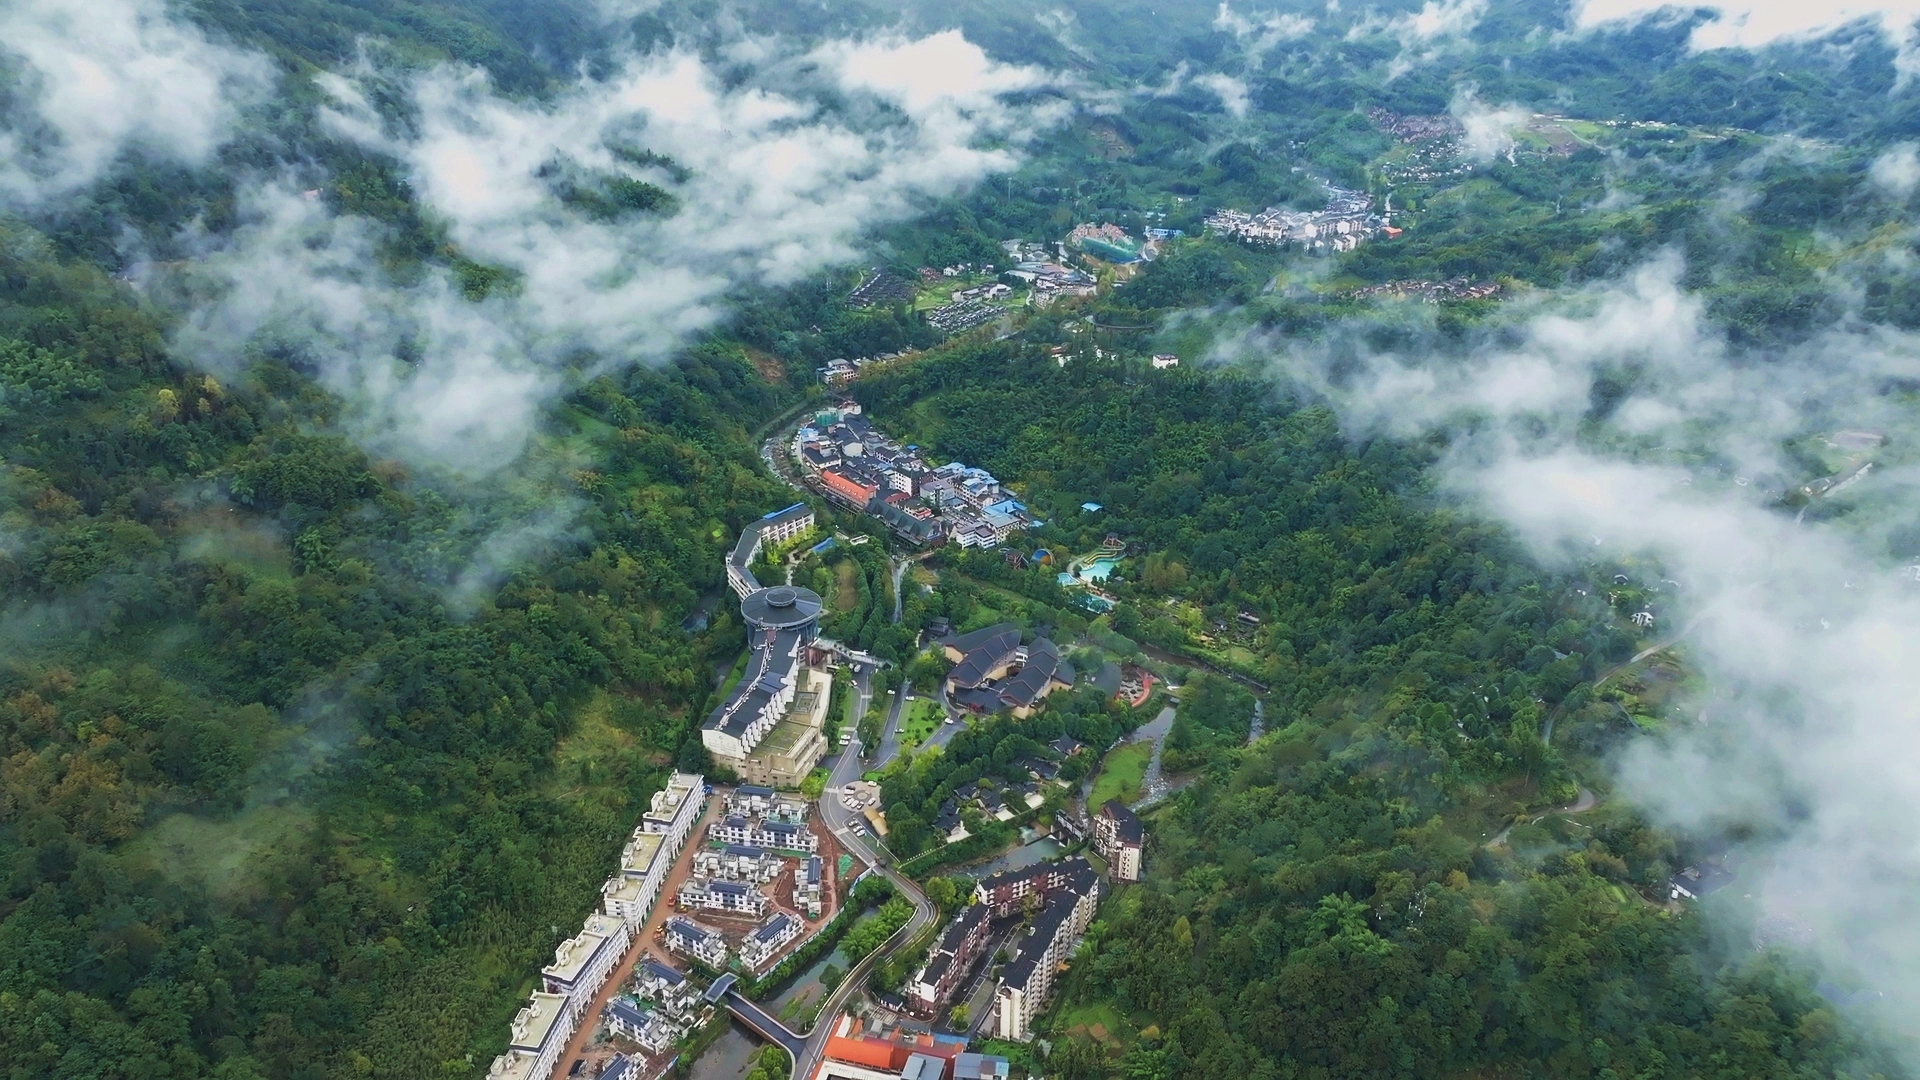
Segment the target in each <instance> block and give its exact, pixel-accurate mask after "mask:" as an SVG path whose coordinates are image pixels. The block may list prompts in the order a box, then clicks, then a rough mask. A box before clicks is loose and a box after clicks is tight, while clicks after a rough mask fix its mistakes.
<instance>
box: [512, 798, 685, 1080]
mask: <svg viewBox="0 0 1920 1080" xmlns="http://www.w3.org/2000/svg"><path fill="white" fill-rule="evenodd" d="M705 792H706V781H705V779H704V778H703V777H700V776H696V775H693V774H690V773H674V774H673V775H672V776H671V777H670V778H669V779H668V780H667V786H666V787H665V788H664V789H663V790H661V791H659V792H656V793H655V794H654V796H653V800H652V803H651V805H650V806H649V807H648V809H647V812H646V813H645V814H644V815H642V816H641V819H640V826H639V828H638V829H636V830H634V833H633V836H632V837H631V838H630V839H629V840H628V843H627V846H626V848H625V850H624V851H623V852H622V853H621V858H620V872H619V873H617V874H615V875H614V876H613V877H612V878H610V879H608V881H607V883H606V884H605V885H603V886H601V890H600V892H601V910H600V911H598V912H595V913H594V914H592V915H589V916H588V917H587V920H586V924H585V925H584V926H582V927H581V929H580V932H579V933H578V934H576V935H574V936H573V937H571V938H569V939H568V940H566V941H564V942H561V944H560V947H559V948H558V949H556V950H555V951H554V957H553V963H551V964H548V965H547V966H546V967H544V968H542V969H541V971H540V979H541V988H540V990H539V991H538V992H536V993H535V994H534V995H533V996H532V997H531V998H530V999H528V1002H527V1004H526V1007H524V1008H522V1009H521V1010H520V1011H519V1013H518V1014H516V1015H515V1016H514V1018H513V1026H512V1030H511V1034H510V1037H509V1039H508V1043H507V1052H506V1053H504V1054H502V1055H500V1056H499V1057H497V1058H495V1059H494V1061H493V1064H492V1065H491V1066H490V1067H489V1068H488V1070H487V1077H488V1080H545V1078H546V1077H547V1076H548V1075H549V1074H551V1073H552V1071H553V1067H554V1064H555V1063H556V1061H557V1060H558V1058H559V1056H560V1052H561V1051H562V1050H563V1049H564V1048H565V1047H566V1045H567V1040H568V1039H570V1038H572V1037H573V1033H574V1032H575V1031H576V1030H578V1029H579V1027H580V1021H581V1019H582V1017H583V1016H584V1015H585V1014H586V1011H587V1009H588V1008H589V1007H590V1006H591V1005H592V1003H593V999H594V997H595V995H597V994H598V993H599V992H600V988H601V987H602V986H604V985H606V981H607V977H608V976H609V975H611V974H612V972H613V970H614V968H615V967H616V966H617V965H618V964H619V962H620V960H621V958H622V957H624V956H625V955H626V953H627V948H628V946H629V945H631V944H632V942H633V936H634V934H635V933H636V932H637V931H638V929H639V928H640V926H641V925H642V924H643V923H645V921H646V920H647V917H648V915H649V914H651V912H652V910H653V905H654V903H655V901H657V900H658V899H659V897H660V892H661V890H662V889H663V888H664V887H665V884H666V879H667V871H668V869H669V868H670V867H672V865H673V861H674V859H675V857H677V856H678V855H679V853H680V851H681V849H682V848H683V847H685V846H686V842H687V838H688V836H689V835H691V834H692V832H693V826H694V824H695V823H696V822H698V821H699V820H700V813H701V809H702V807H703V806H704V805H705V802H706V798H705Z"/></svg>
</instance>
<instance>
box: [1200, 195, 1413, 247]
mask: <svg viewBox="0 0 1920 1080" xmlns="http://www.w3.org/2000/svg"><path fill="white" fill-rule="evenodd" d="M1207 231H1208V232H1210V233H1213V234H1215V235H1218V236H1225V237H1230V238H1232V239H1235V240H1239V241H1241V242H1242V243H1247V244H1255V245H1262V246H1270V247H1299V248H1300V249H1302V250H1304V251H1310V252H1323V251H1334V252H1339V251H1352V250H1354V249H1355V248H1357V247H1359V246H1360V245H1361V244H1363V243H1365V242H1366V241H1367V239H1368V238H1369V237H1371V236H1374V235H1376V234H1379V235H1383V236H1388V237H1393V236H1398V235H1399V234H1400V230H1399V229H1397V228H1394V227H1393V226H1392V225H1391V224H1389V222H1388V220H1387V219H1386V218H1385V217H1383V216H1381V215H1379V214H1376V213H1374V212H1373V197H1372V196H1370V195H1368V194H1367V193H1366V192H1364V191H1353V190H1350V189H1348V188H1343V187H1337V186H1335V185H1333V184H1328V185H1327V205H1326V206H1325V207H1323V208H1321V209H1319V210H1289V209H1287V208H1285V207H1280V206H1270V207H1268V208H1267V209H1265V210H1262V211H1260V212H1259V213H1257V214H1248V213H1244V212H1242V211H1239V210H1217V211H1215V212H1214V213H1213V214H1212V215H1211V216H1209V217H1208V218H1207Z"/></svg>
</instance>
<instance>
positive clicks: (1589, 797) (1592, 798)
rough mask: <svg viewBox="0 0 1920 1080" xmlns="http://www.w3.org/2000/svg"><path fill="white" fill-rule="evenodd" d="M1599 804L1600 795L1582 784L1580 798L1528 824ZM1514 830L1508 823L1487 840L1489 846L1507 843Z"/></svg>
mask: <svg viewBox="0 0 1920 1080" xmlns="http://www.w3.org/2000/svg"><path fill="white" fill-rule="evenodd" d="M1598 805H1600V798H1599V796H1597V795H1595V794H1594V793H1593V792H1591V791H1588V790H1587V785H1585V784H1581V785H1580V796H1579V797H1578V798H1576V799H1574V800H1573V801H1572V802H1570V803H1568V804H1567V805H1565V806H1556V807H1554V808H1553V809H1551V810H1548V811H1545V812H1544V813H1539V814H1535V815H1533V816H1532V817H1531V818H1528V819H1527V824H1529V825H1532V824H1533V823H1535V822H1537V821H1542V820H1544V819H1546V818H1549V817H1552V816H1553V815H1555V814H1584V813H1586V812H1587V811H1589V810H1591V809H1593V808H1594V807H1596V806H1598ZM1512 831H1513V824H1508V826H1507V827H1506V828H1504V829H1501V830H1500V835H1498V836H1495V837H1494V838H1493V839H1491V840H1489V841H1487V846H1488V847H1490V848H1491V847H1499V846H1500V845H1502V844H1504V843H1506V842H1507V834H1508V833H1510V832H1512Z"/></svg>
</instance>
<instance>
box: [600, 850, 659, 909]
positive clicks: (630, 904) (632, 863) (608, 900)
mask: <svg viewBox="0 0 1920 1080" xmlns="http://www.w3.org/2000/svg"><path fill="white" fill-rule="evenodd" d="M666 839H667V838H666V837H665V836H662V835H661V834H659V833H650V832H635V833H634V834H633V836H632V838H630V839H629V840H628V841H627V846H626V849H625V850H623V851H622V852H621V853H620V872H619V873H618V874H615V875H614V876H613V877H612V878H610V879H608V881H607V883H606V884H605V885H602V886H601V887H600V894H601V898H602V904H601V907H602V910H604V911H605V912H606V913H607V914H609V915H612V916H614V917H615V918H620V919H625V920H626V921H627V922H629V923H632V924H634V925H636V926H637V925H639V924H640V923H643V922H645V921H646V919H647V915H648V913H649V912H651V911H652V910H653V905H654V902H655V901H657V900H659V899H660V890H661V889H663V888H665V887H666V883H667V874H668V872H669V871H671V870H672V868H673V856H672V855H671V854H668V852H667V850H666Z"/></svg>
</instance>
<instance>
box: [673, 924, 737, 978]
mask: <svg viewBox="0 0 1920 1080" xmlns="http://www.w3.org/2000/svg"><path fill="white" fill-rule="evenodd" d="M666 935H667V950H668V951H669V952H675V953H679V954H680V955H681V956H686V957H690V958H692V959H694V960H698V961H700V962H701V963H703V964H705V965H707V966H708V967H710V968H712V969H713V970H715V971H719V970H721V969H722V968H724V967H726V966H727V939H726V938H723V937H721V936H720V932H719V931H718V930H714V929H713V928H711V927H707V926H702V925H700V924H699V923H697V922H694V921H693V920H692V919H689V918H687V917H685V916H683V915H675V916H674V917H672V918H670V919H668V920H667V926H666Z"/></svg>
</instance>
